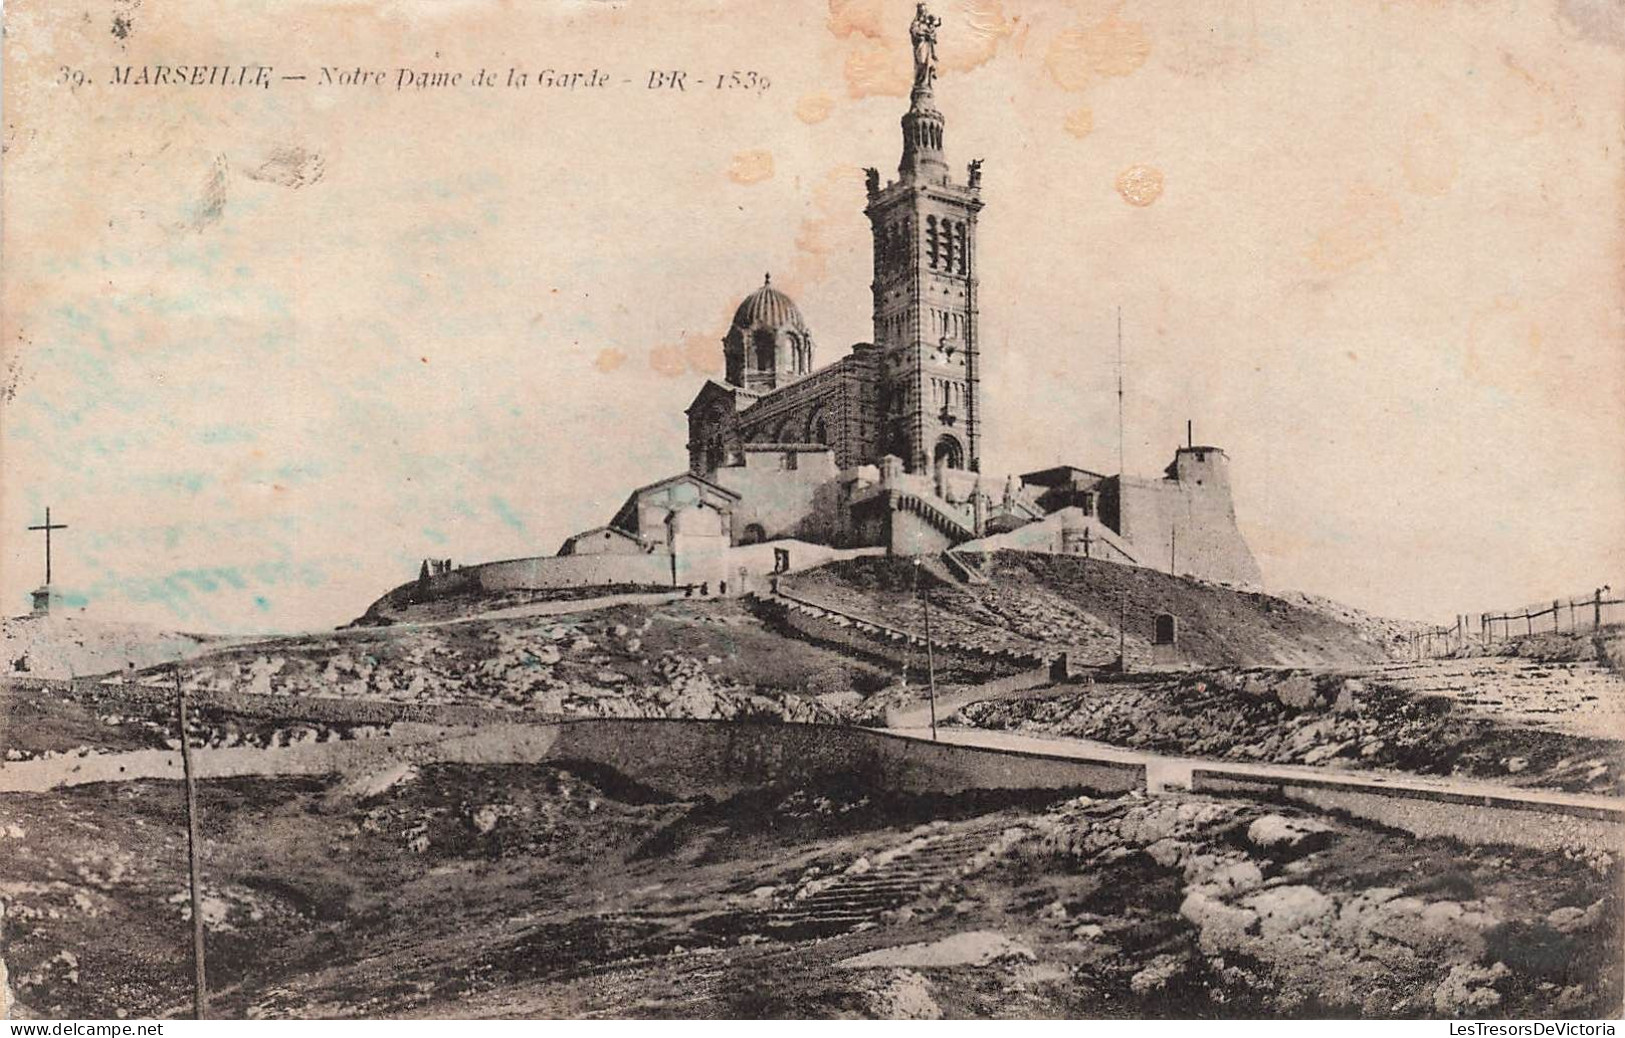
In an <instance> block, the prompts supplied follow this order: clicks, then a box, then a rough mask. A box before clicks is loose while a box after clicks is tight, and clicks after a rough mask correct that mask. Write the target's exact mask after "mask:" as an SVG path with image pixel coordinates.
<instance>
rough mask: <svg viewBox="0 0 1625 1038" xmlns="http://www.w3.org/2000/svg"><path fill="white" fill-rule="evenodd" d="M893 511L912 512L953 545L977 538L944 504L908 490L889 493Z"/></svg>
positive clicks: (974, 532)
mask: <svg viewBox="0 0 1625 1038" xmlns="http://www.w3.org/2000/svg"><path fill="white" fill-rule="evenodd" d="M889 493H890V495H891V500H890V502H889V504H890V507H891V510H892V511H894V512H912V513H913V514H915V515H917V516H919V517H920V518H921V519H924V520H925V521H926V522H927V523H929V524H930V525H931V526H932V527H933V528H934V529H936V530H937V532H939V533H941V534H942V535H943V536H944V537H946V538H948V540H949V541H950V542H951V543H953V544H960V543H963V542H965V541H968V540H971V539H972V538H974V537H975V536H976V531H975V530H973V529H971V528H970V527H969V526H967V525H966V524H965V520H964V519H963V518H961V517H960V516H957V515H954V514H953V513H952V512H949V511H948V510H947V509H945V508H943V506H942V504H941V503H940V502H938V501H934V500H932V499H931V498H926V497H921V496H920V495H918V494H911V493H909V492H908V491H906V490H893V491H890V492H889Z"/></svg>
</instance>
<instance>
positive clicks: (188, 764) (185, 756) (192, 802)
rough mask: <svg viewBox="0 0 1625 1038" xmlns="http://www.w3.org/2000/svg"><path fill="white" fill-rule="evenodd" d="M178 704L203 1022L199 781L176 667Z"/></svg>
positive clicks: (195, 985) (197, 997)
mask: <svg viewBox="0 0 1625 1038" xmlns="http://www.w3.org/2000/svg"><path fill="white" fill-rule="evenodd" d="M175 704H176V710H177V712H178V713H179V714H180V724H181V771H182V773H183V776H184V778H185V780H186V851H187V857H188V859H189V860H190V870H189V871H190V873H191V888H192V963H193V966H194V967H195V973H194V976H193V978H192V1016H193V1018H194V1019H197V1020H202V1019H205V1018H206V1017H207V1016H208V1012H209V988H208V984H207V982H206V980H205V979H204V970H203V889H202V880H201V878H200V874H201V867H200V863H199V858H198V856H199V853H200V851H201V850H202V848H201V846H200V843H199V840H198V831H197V781H196V779H195V777H194V776H193V774H192V742H191V739H189V738H188V737H187V734H186V693H185V692H183V691H181V668H180V666H179V665H177V666H176V667H175Z"/></svg>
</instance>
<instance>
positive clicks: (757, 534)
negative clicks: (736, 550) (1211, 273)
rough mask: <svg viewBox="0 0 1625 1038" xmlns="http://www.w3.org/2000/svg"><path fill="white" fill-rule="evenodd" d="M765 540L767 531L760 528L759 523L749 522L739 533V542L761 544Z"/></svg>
mask: <svg viewBox="0 0 1625 1038" xmlns="http://www.w3.org/2000/svg"><path fill="white" fill-rule="evenodd" d="M765 540H767V531H766V530H764V529H762V524H761V523H751V524H750V525H748V526H746V527H745V529H744V532H742V533H741V534H740V535H739V543H740V544H761V543H762V542H763V541H765Z"/></svg>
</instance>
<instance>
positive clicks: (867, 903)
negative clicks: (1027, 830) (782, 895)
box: [764, 823, 1011, 939]
mask: <svg viewBox="0 0 1625 1038" xmlns="http://www.w3.org/2000/svg"><path fill="white" fill-rule="evenodd" d="M1009 832H1011V830H1010V829H1008V828H1007V827H1006V826H1003V825H999V826H981V827H977V828H975V829H970V830H959V831H951V832H950V831H947V828H946V825H945V824H944V823H932V824H931V825H928V826H925V827H922V828H921V829H917V830H914V831H913V832H912V833H911V834H910V835H911V837H912V838H911V839H910V840H909V841H908V842H906V843H904V844H902V845H900V846H898V847H895V848H892V849H891V850H889V851H884V852H881V853H880V854H878V855H875V856H874V857H873V858H859V859H858V860H857V861H855V862H853V863H852V864H851V865H849V866H848V867H847V868H846V870H845V871H844V872H836V873H831V874H829V875H827V876H821V877H816V878H813V879H811V880H808V881H805V882H803V883H802V884H801V885H800V886H799V888H798V889H797V892H796V895H795V896H794V897H793V898H791V899H790V900H787V901H784V902H782V903H780V904H778V905H776V906H775V907H773V908H772V909H770V910H768V912H767V913H766V921H765V927H764V932H765V933H767V934H768V935H771V936H774V937H779V938H784V939H795V938H801V937H812V936H823V935H827V934H833V933H840V932H844V931H847V930H851V929H853V928H854V927H858V926H862V925H863V924H865V923H875V922H878V921H880V918H881V916H882V915H883V914H884V913H887V912H891V911H894V910H896V909H898V908H901V907H902V906H904V905H906V904H908V903H909V902H911V901H914V900H917V899H918V898H920V897H921V896H923V895H925V894H929V893H932V892H933V891H936V890H940V889H941V888H942V887H944V886H945V885H947V884H948V883H950V882H952V881H953V880H955V879H958V878H960V877H962V876H966V875H969V874H971V873H972V872H975V871H977V870H978V869H979V868H981V867H982V866H984V865H986V864H987V863H988V861H990V860H991V857H992V855H991V854H990V853H989V850H990V847H991V846H992V845H994V844H996V843H997V842H998V841H999V840H1001V839H1003V838H1005V836H1006V835H1007V834H1008V833H1009Z"/></svg>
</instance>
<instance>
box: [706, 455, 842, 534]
mask: <svg viewBox="0 0 1625 1038" xmlns="http://www.w3.org/2000/svg"><path fill="white" fill-rule="evenodd" d="M793 446H794V445H785V449H783V450H771V449H762V448H758V447H750V446H746V447H745V448H744V449H743V451H742V452H741V453H742V456H743V458H744V464H743V465H728V466H724V467H722V468H719V469H717V470H716V471H714V472H712V473H711V475H710V478H711V479H713V480H715V481H716V482H717V483H718V484H720V485H721V486H724V487H727V488H728V489H729V490H732V491H733V492H734V493H736V494H738V495H739V496H740V500H739V503H738V504H737V505H736V506H734V514H733V531H732V532H733V539H734V542H735V543H736V544H737V543H740V542H741V541H744V540H747V539H748V538H746V536H745V532H746V530H747V529H748V528H750V527H751V526H757V527H760V528H761V530H762V533H763V535H764V537H765V539H768V540H774V539H777V538H780V537H794V538H797V539H799V540H804V541H819V542H828V541H831V540H833V539H834V536H835V531H836V527H837V525H838V522H839V516H838V514H837V512H838V508H839V505H838V502H839V498H840V485H839V482H838V477H839V475H840V473H839V470H838V469H836V467H835V459H834V456H833V454H832V453H831V452H830V451H829V450H827V449H825V450H806V449H792V447H793ZM788 458H793V459H794V461H793V462H787V460H786V459H788ZM788 464H793V465H794V466H795V467H794V468H790V467H787V466H788Z"/></svg>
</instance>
